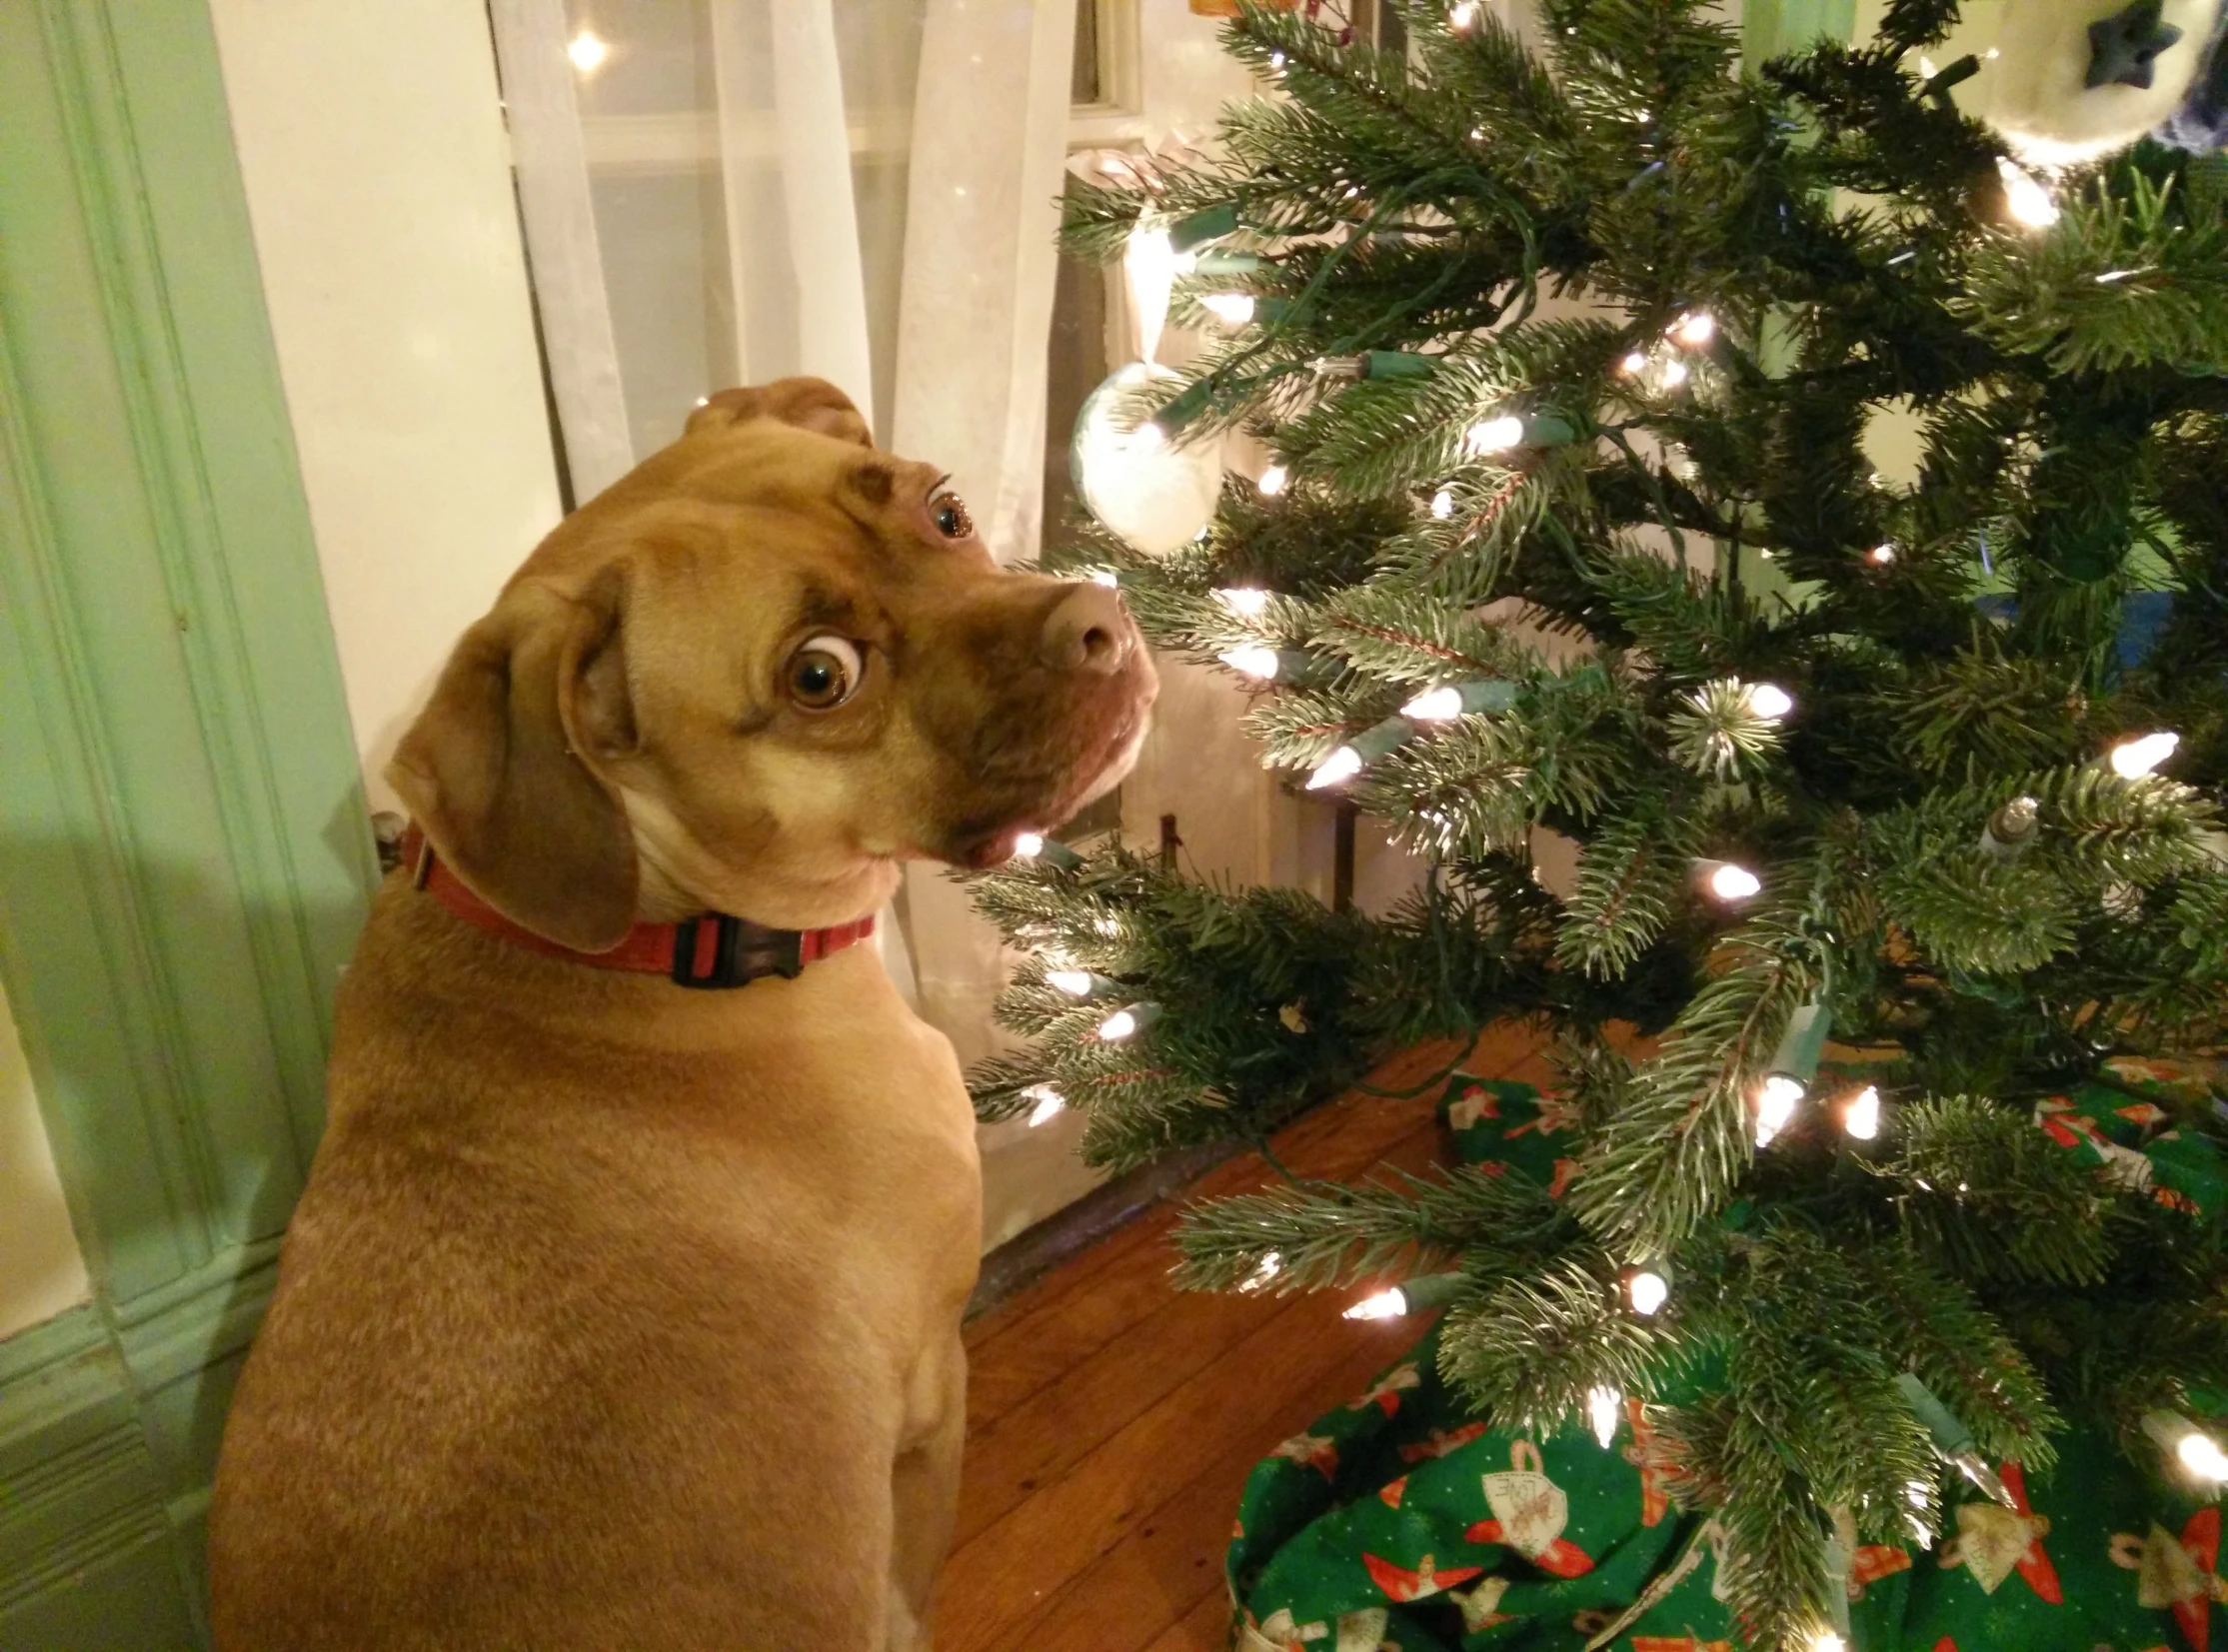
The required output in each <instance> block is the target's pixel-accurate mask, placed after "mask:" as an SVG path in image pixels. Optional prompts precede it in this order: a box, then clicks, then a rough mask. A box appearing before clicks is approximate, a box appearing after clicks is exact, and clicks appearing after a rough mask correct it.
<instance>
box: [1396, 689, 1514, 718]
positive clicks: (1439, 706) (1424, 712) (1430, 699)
mask: <svg viewBox="0 0 2228 1652" xmlns="http://www.w3.org/2000/svg"><path fill="white" fill-rule="evenodd" d="M1515 704H1516V685H1515V684H1513V683H1510V682H1508V681H1507V680H1506V679H1504V678H1478V679H1476V680H1474V681H1472V682H1468V683H1442V684H1440V685H1439V687H1437V688H1435V689H1426V690H1424V691H1423V692H1422V693H1421V694H1419V695H1417V696H1416V697H1415V698H1414V699H1413V700H1411V701H1409V702H1408V703H1407V704H1406V705H1405V706H1403V707H1401V708H1400V715H1401V716H1402V717H1406V718H1413V719H1415V720H1416V721H1417V722H1418V723H1449V722H1452V721H1453V720H1454V719H1455V718H1458V717H1461V716H1463V715H1464V714H1465V713H1469V712H1505V711H1507V710H1508V708H1509V707H1511V706H1513V705H1515Z"/></svg>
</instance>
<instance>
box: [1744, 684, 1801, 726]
mask: <svg viewBox="0 0 2228 1652" xmlns="http://www.w3.org/2000/svg"><path fill="white" fill-rule="evenodd" d="M1748 709H1749V710H1750V711H1751V712H1753V713H1755V714H1756V716H1758V717H1760V718H1762V719H1763V720H1764V721H1765V722H1766V723H1777V722H1778V721H1779V720H1780V719H1781V718H1783V717H1785V716H1786V715H1787V714H1788V713H1789V712H1791V711H1793V710H1794V709H1795V697H1794V696H1793V695H1791V694H1789V693H1788V692H1787V691H1786V690H1785V689H1782V688H1781V687H1780V686H1779V685H1778V684H1776V683H1758V684H1755V685H1753V686H1752V687H1751V688H1750V689H1749V691H1748Z"/></svg>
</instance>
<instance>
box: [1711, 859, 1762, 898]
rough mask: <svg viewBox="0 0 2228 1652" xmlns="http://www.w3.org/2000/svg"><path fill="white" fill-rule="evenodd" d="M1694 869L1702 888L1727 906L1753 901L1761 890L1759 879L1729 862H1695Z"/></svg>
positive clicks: (1752, 873) (1742, 867)
mask: <svg viewBox="0 0 2228 1652" xmlns="http://www.w3.org/2000/svg"><path fill="white" fill-rule="evenodd" d="M1694 867H1695V869H1696V870H1697V871H1699V872H1700V873H1701V876H1702V886H1703V887H1704V888H1706V889H1708V890H1709V892H1710V893H1711V894H1713V895H1715V896H1716V897H1717V898H1718V899H1720V900H1723V901H1725V902H1727V903H1729V904H1730V903H1734V902H1738V901H1742V900H1749V899H1753V898H1754V897H1755V896H1756V895H1757V894H1759V893H1761V892H1762V890H1763V886H1764V880H1763V879H1762V878H1761V877H1758V876H1757V875H1756V874H1755V873H1754V872H1752V871H1750V870H1749V869H1748V868H1747V867H1746V866H1742V865H1736V864H1735V863H1734V862H1732V861H1730V860H1697V861H1695V862H1694Z"/></svg>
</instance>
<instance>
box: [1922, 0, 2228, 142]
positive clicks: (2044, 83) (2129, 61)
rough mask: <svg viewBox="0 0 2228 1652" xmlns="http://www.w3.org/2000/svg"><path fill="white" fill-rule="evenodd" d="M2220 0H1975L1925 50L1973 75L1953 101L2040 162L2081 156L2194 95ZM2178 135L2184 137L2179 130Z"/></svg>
mask: <svg viewBox="0 0 2228 1652" xmlns="http://www.w3.org/2000/svg"><path fill="white" fill-rule="evenodd" d="M2222 5H2223V0H1978V3H1975V4H1969V5H1967V6H1966V7H1965V9H1964V20H1963V22H1962V23H1961V24H1960V25H1959V26H1958V27H1957V28H1956V29H1955V30H1954V31H1952V33H1951V34H1950V36H1949V37H1948V38H1947V39H1946V40H1944V41H1942V42H1941V43H1940V45H1938V46H1936V47H1933V48H1931V49H1930V50H1929V53H1928V56H1929V58H1934V57H1935V56H1936V54H1939V57H1938V61H1939V62H1940V63H1941V64H1943V65H1945V66H1946V65H1947V64H1949V63H1951V62H1954V61H1955V60H1957V59H1958V58H1959V57H1961V56H1962V55H1964V54H1966V53H1971V54H1973V55H1974V56H1976V57H1978V58H1979V59H1980V67H1979V72H1978V73H1977V74H1975V75H1974V76H1973V77H1972V78H1971V79H1969V80H1967V81H1966V82H1964V84H1962V85H1961V86H1959V87H1958V88H1957V91H1956V94H1955V96H1956V99H1957V103H1958V106H1959V107H1960V108H1962V109H1963V110H1965V112H1966V113H1968V114H1970V115H1973V116H1976V117H1977V118H1979V119H1980V120H1983V121H1985V122H1987V123H1988V124H1989V125H1990V126H1992V127H1994V128H1995V129H1996V130H1997V131H1998V132H2000V133H2002V134H2003V136H2004V137H2005V139H2006V140H2008V141H2009V142H2010V144H2011V146H2012V147H2013V148H2014V149H2015V150H2017V151H2018V153H2019V155H2020V156H2021V158H2022V159H2024V160H2026V161H2027V162H2029V163H2030V164H2032V165H2035V166H2040V167H2061V166H2074V165H2079V164H2081V163H2083V162H2086V161H2091V160H2094V159H2096V158H2097V157H2098V156H2101V155H2106V154H2109V153H2110V152H2111V151H2113V150H2115V149H2120V148H2123V147H2125V146H2126V145H2128V144H2131V143H2133V142H2135V141H2136V140H2137V139H2138V138H2141V137H2143V136H2144V135H2146V134H2147V133H2151V132H2153V131H2157V130H2158V129H2160V128H2162V127H2169V126H2170V123H2174V122H2175V121H2176V119H2177V116H2180V115H2183V114H2184V113H2185V105H2189V104H2192V103H2195V102H2201V101H2203V93H2204V84H2203V83H2204V80H2205V79H2206V77H2207V76H2208V74H2209V72H2210V70H2211V68H2212V66H2213V60H2214V58H2215V57H2216V55H2217V52H2216V38H2217V36H2218V34H2219V32H2220V24H2221V16H2222ZM2176 141H2182V140H2180V139H2177V140H2176Z"/></svg>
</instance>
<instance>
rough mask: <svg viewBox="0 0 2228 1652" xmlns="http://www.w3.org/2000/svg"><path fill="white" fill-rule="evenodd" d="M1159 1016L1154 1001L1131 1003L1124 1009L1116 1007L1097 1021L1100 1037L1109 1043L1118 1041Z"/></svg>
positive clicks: (1158, 1008) (1157, 1006) (1149, 1023)
mask: <svg viewBox="0 0 2228 1652" xmlns="http://www.w3.org/2000/svg"><path fill="white" fill-rule="evenodd" d="M1159 1018H1160V1006H1159V1005H1158V1004H1156V1003H1133V1004H1131V1005H1129V1006H1128V1007H1127V1008H1126V1009H1117V1010H1115V1011H1114V1013H1113V1014H1112V1015H1109V1016H1108V1017H1107V1018H1106V1019H1105V1020H1103V1021H1101V1022H1100V1023H1099V1036H1100V1038H1101V1039H1102V1040H1103V1041H1104V1042H1106V1043H1110V1044H1115V1043H1119V1042H1120V1041H1121V1040H1122V1039H1124V1038H1127V1037H1129V1036H1131V1035H1132V1034H1134V1033H1135V1032H1136V1031H1137V1030H1138V1029H1139V1028H1141V1027H1147V1026H1150V1025H1151V1024H1152V1023H1153V1022H1154V1021H1156V1020H1158V1019H1159Z"/></svg>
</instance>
